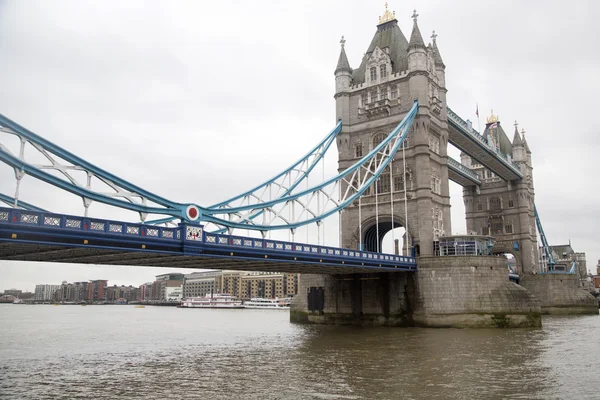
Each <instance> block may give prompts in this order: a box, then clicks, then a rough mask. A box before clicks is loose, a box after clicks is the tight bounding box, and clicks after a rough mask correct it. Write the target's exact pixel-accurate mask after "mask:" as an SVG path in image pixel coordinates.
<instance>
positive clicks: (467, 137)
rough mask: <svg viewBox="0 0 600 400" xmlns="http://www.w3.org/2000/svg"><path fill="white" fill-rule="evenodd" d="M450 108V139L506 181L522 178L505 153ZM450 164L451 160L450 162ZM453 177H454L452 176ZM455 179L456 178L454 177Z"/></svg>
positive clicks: (450, 141) (517, 168)
mask: <svg viewBox="0 0 600 400" xmlns="http://www.w3.org/2000/svg"><path fill="white" fill-rule="evenodd" d="M447 110H448V134H449V137H448V141H449V143H450V144H452V145H454V146H456V147H457V148H458V149H459V150H460V151H463V152H465V153H467V154H468V155H470V156H471V157H473V158H474V159H475V160H477V161H478V162H479V163H481V164H482V165H483V166H484V167H486V168H487V169H489V170H490V171H492V172H494V173H495V174H496V175H498V176H499V177H501V178H502V179H504V180H506V181H513V180H517V179H522V178H523V174H522V173H521V170H520V169H519V167H518V166H516V165H515V164H513V163H512V162H511V161H510V160H509V159H508V158H507V157H506V156H505V155H504V154H502V153H500V151H498V150H495V149H493V148H492V146H490V145H489V144H488V142H487V140H486V139H485V138H484V137H483V136H481V135H480V134H479V133H478V132H477V131H475V129H473V127H471V126H470V125H469V124H468V123H467V122H466V121H465V120H463V119H462V118H461V117H459V116H458V114H456V113H455V112H454V111H452V109H450V107H448V108H447ZM448 166H450V162H449V163H448ZM451 179H452V178H451ZM453 180H454V179H453ZM458 183H460V182H458Z"/></svg>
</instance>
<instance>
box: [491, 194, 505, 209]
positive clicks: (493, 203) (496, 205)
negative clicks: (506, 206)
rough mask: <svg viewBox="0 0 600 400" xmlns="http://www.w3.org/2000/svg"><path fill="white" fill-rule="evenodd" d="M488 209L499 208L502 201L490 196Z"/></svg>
mask: <svg viewBox="0 0 600 400" xmlns="http://www.w3.org/2000/svg"><path fill="white" fill-rule="evenodd" d="M490 209H491V210H501V209H502V202H501V200H500V198H499V197H492V198H491V199H490Z"/></svg>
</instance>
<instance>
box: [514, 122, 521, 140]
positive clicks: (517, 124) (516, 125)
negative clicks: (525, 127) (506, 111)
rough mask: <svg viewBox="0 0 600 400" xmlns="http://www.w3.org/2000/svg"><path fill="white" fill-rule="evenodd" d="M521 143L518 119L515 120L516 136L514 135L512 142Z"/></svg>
mask: <svg viewBox="0 0 600 400" xmlns="http://www.w3.org/2000/svg"><path fill="white" fill-rule="evenodd" d="M520 143H521V136H520V135H519V123H518V122H517V121H515V136H514V137H513V141H512V144H513V146H514V145H515V144H520Z"/></svg>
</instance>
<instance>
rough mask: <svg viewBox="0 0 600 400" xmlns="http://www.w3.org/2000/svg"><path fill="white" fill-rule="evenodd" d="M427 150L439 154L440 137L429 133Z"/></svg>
mask: <svg viewBox="0 0 600 400" xmlns="http://www.w3.org/2000/svg"><path fill="white" fill-rule="evenodd" d="M429 150H431V151H433V152H434V153H436V154H440V139H438V138H437V137H435V136H434V135H431V134H430V135H429Z"/></svg>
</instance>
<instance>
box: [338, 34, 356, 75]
mask: <svg viewBox="0 0 600 400" xmlns="http://www.w3.org/2000/svg"><path fill="white" fill-rule="evenodd" d="M340 44H341V45H342V50H341V51H340V57H339V58H338V63H337V67H336V68H335V72H334V73H335V74H337V73H338V72H342V71H347V72H352V68H350V63H349V62H348V57H347V56H346V50H344V45H345V44H346V39H344V37H343V36H342V40H340Z"/></svg>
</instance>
